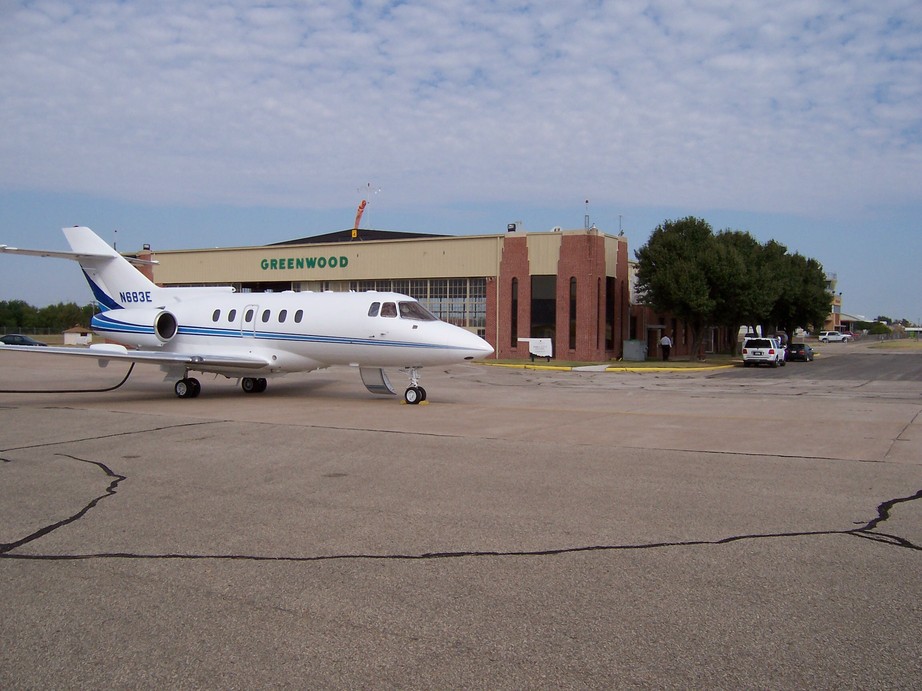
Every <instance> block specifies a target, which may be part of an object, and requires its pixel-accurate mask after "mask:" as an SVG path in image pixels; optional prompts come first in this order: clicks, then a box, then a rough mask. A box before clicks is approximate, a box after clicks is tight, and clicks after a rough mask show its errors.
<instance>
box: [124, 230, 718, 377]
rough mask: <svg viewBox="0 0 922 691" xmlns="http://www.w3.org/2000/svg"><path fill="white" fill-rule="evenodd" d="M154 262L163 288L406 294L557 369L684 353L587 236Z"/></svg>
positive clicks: (507, 349) (315, 246)
mask: <svg viewBox="0 0 922 691" xmlns="http://www.w3.org/2000/svg"><path fill="white" fill-rule="evenodd" d="M148 252H149V250H147V248H146V247H145V251H144V252H142V253H141V256H144V255H147V254H148ZM151 256H152V257H153V258H154V259H155V260H156V261H157V262H158V263H157V264H156V265H154V266H153V267H150V270H151V273H152V275H151V278H152V280H153V281H154V282H155V283H157V284H159V285H162V286H208V285H232V286H234V287H235V288H236V289H237V290H238V291H241V292H252V293H261V292H266V291H285V290H292V291H308V290H310V291H324V290H331V291H349V290H355V291H365V290H380V291H395V292H399V293H404V294H406V295H410V296H412V297H414V298H416V299H417V300H419V301H420V303H421V304H422V305H423V306H425V307H426V308H427V309H428V310H429V311H430V312H432V313H433V314H434V315H436V316H437V317H439V318H440V319H442V320H444V321H447V322H450V323H452V324H456V325H458V326H463V327H465V328H467V329H469V330H471V331H473V332H475V333H477V334H478V335H480V336H482V337H483V338H485V339H486V340H487V341H488V342H489V343H490V344H491V345H492V346H493V347H494V348H495V350H496V357H497V358H527V357H528V356H529V341H528V339H532V338H541V339H550V341H551V344H552V348H553V356H554V357H555V358H556V359H559V360H577V361H606V360H615V359H619V358H625V359H635V360H636V359H643V357H644V356H645V355H646V354H649V356H650V357H656V356H657V353H658V343H659V338H660V337H661V336H662V335H663V333H669V335H670V336H671V338H672V340H673V342H674V347H673V353H674V354H676V355H682V354H687V352H688V348H689V346H690V334H689V333H687V329H685V328H684V325H682V324H681V323H680V322H678V321H677V320H675V319H668V318H665V317H660V316H657V315H655V314H652V313H651V312H650V311H649V310H645V309H644V308H643V307H641V306H637V305H634V304H633V300H632V295H631V285H632V281H631V271H632V268H631V267H632V263H631V261H630V260H629V258H628V243H627V238H625V237H623V236H620V235H619V236H612V235H607V234H604V233H602V232H600V231H599V230H598V229H597V228H595V227H591V228H586V229H579V230H558V229H555V230H553V231H548V232H539V233H528V232H523V231H522V229H521V228H520V226H519V225H518V224H511V225H510V226H509V227H508V229H507V231H506V232H505V233H503V234H495V235H468V236H449V235H431V234H421V233H403V232H393V231H380V230H366V229H359V230H355V231H353V230H345V231H339V232H334V233H328V234H325V235H318V236H313V237H306V238H302V239H298V240H292V241H288V242H283V243H278V244H272V245H263V246H258V247H228V248H216V249H196V250H168V251H161V250H157V251H156V252H155V253H152V254H151ZM254 299H255V298H254ZM523 339H524V340H523ZM714 345H715V344H713V343H711V344H709V345H708V350H711V349H713V346H714Z"/></svg>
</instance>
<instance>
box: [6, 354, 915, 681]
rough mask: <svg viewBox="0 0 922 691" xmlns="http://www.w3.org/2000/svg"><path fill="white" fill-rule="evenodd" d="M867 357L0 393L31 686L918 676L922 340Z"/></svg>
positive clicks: (328, 374)
mask: <svg viewBox="0 0 922 691" xmlns="http://www.w3.org/2000/svg"><path fill="white" fill-rule="evenodd" d="M853 345H855V344H851V345H849V346H848V348H850V350H848V351H846V350H844V349H843V350H839V351H837V352H835V353H833V352H832V351H831V347H830V346H827V347H825V348H824V350H827V351H828V352H827V353H825V354H824V355H823V356H822V357H820V358H818V359H817V360H816V361H815V362H812V363H790V364H788V366H787V367H785V368H779V369H775V370H771V369H743V368H737V369H734V370H725V371H718V372H701V373H689V372H683V373H645V374H636V373H599V372H545V371H532V370H510V369H502V368H496V367H487V366H475V365H469V366H464V367H458V368H451V369H447V370H446V369H436V370H431V371H430V370H425V371H424V373H423V384H424V386H426V388H427V390H428V392H429V401H428V402H427V404H424V405H420V406H408V405H405V404H403V403H402V401H401V400H400V399H398V398H379V397H374V396H372V395H370V394H368V393H367V392H366V391H365V389H364V387H362V385H361V382H360V380H359V377H358V373H357V372H354V371H350V370H348V369H342V370H325V371H321V372H316V373H312V374H310V375H306V376H303V377H291V378H288V379H285V380H281V381H277V382H276V381H273V382H271V383H270V387H269V390H268V391H267V392H266V393H265V394H262V395H249V396H248V395H244V394H242V393H241V392H240V391H239V388H237V387H235V386H234V385H233V383H232V382H226V381H223V380H220V381H211V380H206V379H204V378H203V380H202V383H203V393H202V395H201V397H200V398H197V399H194V400H179V399H177V398H175V396H174V395H173V393H172V384H171V383H169V382H167V383H164V382H163V381H161V379H162V377H161V375H160V374H158V373H157V372H156V370H152V369H148V370H141V369H140V368H139V369H138V371H137V372H136V373H135V374H133V375H132V377H131V379H130V380H129V381H128V383H127V384H125V386H123V387H121V388H119V389H117V390H115V391H111V392H107V393H95V394H86V393H82V394H79V393H44V394H13V393H0V421H2V424H0V519H2V520H0V598H2V602H3V606H4V611H3V616H2V617H0V639H2V646H0V687H2V688H4V689H18V688H75V687H82V688H86V687H104V688H126V687H131V688H155V687H156V688H162V687H171V688H253V687H257V686H260V687H264V686H275V687H280V688H285V687H291V688H294V687H297V688H305V687H309V688H310V687H314V688H316V687H323V688H447V687H452V688H458V687H464V688H472V687H473V688H551V687H555V688H559V687H566V688H572V687H578V688H637V687H653V688H705V687H707V688H792V689H793V688H805V687H810V688H855V689H858V688H861V689H870V688H888V689H893V688H906V689H909V688H919V687H920V686H922V645H920V643H919V641H920V640H922V635H920V634H922V616H920V615H922V604H920V603H922V578H920V575H919V574H920V566H922V453H920V451H922V416H920V412H922V379H920V376H919V375H920V372H922V355H920V354H900V355H890V354H881V353H874V352H872V351H868V350H866V349H863V348H860V347H855V348H853ZM52 360H53V361H52ZM123 374H124V369H122V370H117V369H115V368H108V369H106V370H101V369H99V368H97V367H96V365H95V364H92V365H90V364H87V363H83V362H72V361H70V360H67V361H63V360H62V359H49V358H47V357H46V358H38V357H34V358H30V357H29V356H28V355H25V354H20V353H2V352H0V376H2V379H3V385H2V388H4V389H14V388H19V389H36V388H58V389H73V388H105V387H107V386H110V385H114V384H116V383H118V381H119V380H120V379H121V377H122V375H123ZM392 379H393V381H394V382H395V383H397V382H398V381H400V383H401V384H402V383H403V382H402V381H401V380H402V377H399V375H398V374H397V373H396V372H395V373H393V374H392Z"/></svg>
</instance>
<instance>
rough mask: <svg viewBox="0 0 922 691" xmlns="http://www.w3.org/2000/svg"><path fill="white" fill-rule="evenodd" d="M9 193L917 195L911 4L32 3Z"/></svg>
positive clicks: (829, 200)
mask: <svg viewBox="0 0 922 691" xmlns="http://www.w3.org/2000/svg"><path fill="white" fill-rule="evenodd" d="M5 7H7V8H8V9H6V10H5V11H4V16H3V17H2V22H0V44H2V46H3V49H4V54H5V59H4V63H5V64H4V69H3V70H2V71H0V93H2V94H3V97H2V100H0V121H2V122H3V125H4V126H3V129H2V131H0V161H2V163H0V185H2V186H4V187H6V188H17V187H21V188H36V189H60V190H66V191H76V192H85V193H93V194H97V195H103V196H110V197H115V198H125V199H129V200H140V201H151V202H158V203H163V202H169V203H188V204H208V203H239V204H274V205H283V206H302V205H308V206H329V205H337V204H340V203H342V201H343V200H344V199H347V200H348V199H351V197H352V195H353V194H354V188H355V186H356V183H357V182H358V183H361V181H363V180H365V179H368V178H370V177H374V178H375V179H377V180H385V179H386V180H388V196H389V199H390V200H391V201H392V202H394V203H399V204H403V205H412V204H413V203H414V200H419V199H426V200H428V201H429V202H446V203H453V202H461V201H470V202H477V201H493V200H500V199H509V200H511V201H520V202H523V203H527V202H529V201H534V200H541V201H542V202H547V201H549V200H555V199H556V200H559V199H564V198H565V199H571V198H574V197H579V196H582V194H584V192H583V190H585V189H589V188H599V187H601V188H604V189H610V190H611V195H612V197H613V198H617V199H620V200H623V201H625V202H628V203H631V204H665V205H681V204H689V203H694V204H696V205H699V206H714V207H727V208H743V209H749V210H754V211H760V210H786V211H794V212H801V213H810V212H811V209H815V208H816V207H817V205H822V206H827V207H828V206H841V207H843V208H854V207H856V206H858V207H860V206H862V205H871V204H875V203H880V202H881V201H882V200H887V201H896V202H902V203H906V202H908V201H912V200H915V201H918V185H917V179H918V171H919V163H920V161H919V158H920V149H922V136H920V132H922V127H920V118H922V116H920V113H922V93H920V92H922V58H920V38H919V37H920V36H922V12H920V9H919V8H918V4H917V3H914V2H897V1H895V0H891V1H886V0H884V1H881V2H865V1H858V0H855V1H850V2H831V1H828V2H812V3H808V2H802V1H796V2H795V1H782V2H776V3H762V2H737V3H731V4H729V5H728V4H727V3H725V2H716V1H712V2H705V1H703V0H699V1H695V2H693V1H691V0H689V1H686V2H672V1H670V2H666V1H665V0H660V1H659V2H649V3H648V2H640V1H631V0H627V1H621V2H618V3H599V2H582V3H565V4H564V3H559V2H501V3H492V2H487V1H486V0H479V1H476V0H475V1H460V0H459V1H452V2H444V1H439V2H408V3H389V2H383V1H378V2H365V3H359V4H357V5H355V6H354V4H353V3H351V2H330V3H325V4H319V5H313V4H312V5H311V6H309V7H305V6H303V5H302V4H301V3H271V4H260V5H251V4H249V3H245V2H231V3H228V2H221V3H214V4H208V3H185V2H178V1H167V2H161V3H143V2H114V1H111V2H108V1H105V0H103V1H100V2H94V3H77V2H73V3H69V2H47V1H42V0H39V1H37V2H30V3H20V4H14V5H13V6H12V7H10V5H6V6H5Z"/></svg>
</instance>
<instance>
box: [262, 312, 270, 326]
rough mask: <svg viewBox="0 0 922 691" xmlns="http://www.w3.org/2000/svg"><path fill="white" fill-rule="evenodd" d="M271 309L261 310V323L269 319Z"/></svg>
mask: <svg viewBox="0 0 922 691" xmlns="http://www.w3.org/2000/svg"><path fill="white" fill-rule="evenodd" d="M270 312H271V310H263V324H265V323H266V322H268V321H269V315H270Z"/></svg>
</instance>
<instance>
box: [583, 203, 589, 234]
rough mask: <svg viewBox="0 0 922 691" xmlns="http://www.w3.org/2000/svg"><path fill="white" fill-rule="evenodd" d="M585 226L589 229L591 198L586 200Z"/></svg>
mask: <svg viewBox="0 0 922 691" xmlns="http://www.w3.org/2000/svg"><path fill="white" fill-rule="evenodd" d="M583 226H584V227H585V228H586V230H589V200H588V199H587V200H586V215H585V216H583Z"/></svg>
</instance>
